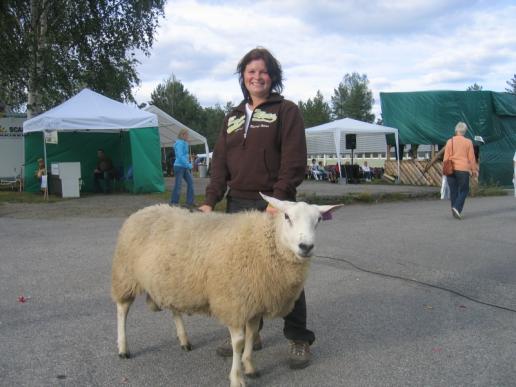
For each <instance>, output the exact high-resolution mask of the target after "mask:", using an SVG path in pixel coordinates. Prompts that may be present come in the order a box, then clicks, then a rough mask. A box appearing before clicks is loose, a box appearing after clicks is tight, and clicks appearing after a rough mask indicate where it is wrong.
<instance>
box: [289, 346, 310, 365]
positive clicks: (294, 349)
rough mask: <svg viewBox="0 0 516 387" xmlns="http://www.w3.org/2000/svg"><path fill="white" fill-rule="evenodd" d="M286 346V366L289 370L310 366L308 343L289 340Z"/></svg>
mask: <svg viewBox="0 0 516 387" xmlns="http://www.w3.org/2000/svg"><path fill="white" fill-rule="evenodd" d="M288 346H289V357H288V365H289V367H290V368H291V369H293V370H299V369H302V368H305V367H307V366H308V365H309V364H310V360H311V358H312V354H311V353H310V344H308V342H306V341H295V340H289V342H288Z"/></svg>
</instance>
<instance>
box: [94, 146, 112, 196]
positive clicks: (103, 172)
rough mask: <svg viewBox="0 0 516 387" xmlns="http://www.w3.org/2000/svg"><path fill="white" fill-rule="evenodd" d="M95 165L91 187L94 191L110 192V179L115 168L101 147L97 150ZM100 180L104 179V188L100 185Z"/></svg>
mask: <svg viewBox="0 0 516 387" xmlns="http://www.w3.org/2000/svg"><path fill="white" fill-rule="evenodd" d="M97 158H98V161H97V167H96V168H95V170H94V171H93V189H94V191H95V192H96V193H99V192H103V193H109V192H111V180H113V179H114V178H115V168H114V167H113V162H112V161H111V159H110V158H109V157H107V156H106V154H105V153H104V150H103V149H99V150H97ZM100 180H104V182H105V188H103V187H102V185H101V183H100Z"/></svg>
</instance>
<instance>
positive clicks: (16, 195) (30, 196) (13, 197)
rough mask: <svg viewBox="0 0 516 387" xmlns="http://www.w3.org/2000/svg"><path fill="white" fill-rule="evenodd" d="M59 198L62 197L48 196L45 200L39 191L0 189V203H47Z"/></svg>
mask: <svg viewBox="0 0 516 387" xmlns="http://www.w3.org/2000/svg"><path fill="white" fill-rule="evenodd" d="M60 200H63V199H62V198H59V197H57V196H49V198H48V200H45V199H44V198H43V194H41V193H39V192H16V191H0V203H49V202H57V201H60Z"/></svg>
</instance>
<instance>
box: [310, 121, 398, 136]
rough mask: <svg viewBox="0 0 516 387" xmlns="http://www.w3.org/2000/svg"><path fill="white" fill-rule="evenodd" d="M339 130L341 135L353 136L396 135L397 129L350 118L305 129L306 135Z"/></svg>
mask: <svg viewBox="0 0 516 387" xmlns="http://www.w3.org/2000/svg"><path fill="white" fill-rule="evenodd" d="M336 130H340V132H341V133H354V134H379V133H396V132H397V131H398V129H395V128H391V127H388V126H383V125H376V124H370V123H368V122H362V121H358V120H354V119H352V118H342V119H340V120H335V121H332V122H328V123H326V124H322V125H318V126H314V127H311V128H308V129H306V134H307V135H310V134H317V133H325V132H334V131H336Z"/></svg>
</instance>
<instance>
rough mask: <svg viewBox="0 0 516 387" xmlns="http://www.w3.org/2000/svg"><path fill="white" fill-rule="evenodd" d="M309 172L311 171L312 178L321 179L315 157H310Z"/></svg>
mask: <svg viewBox="0 0 516 387" xmlns="http://www.w3.org/2000/svg"><path fill="white" fill-rule="evenodd" d="M310 172H311V173H312V176H313V178H314V180H321V179H322V177H321V171H319V165H318V164H317V161H316V160H315V159H312V165H310Z"/></svg>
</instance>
